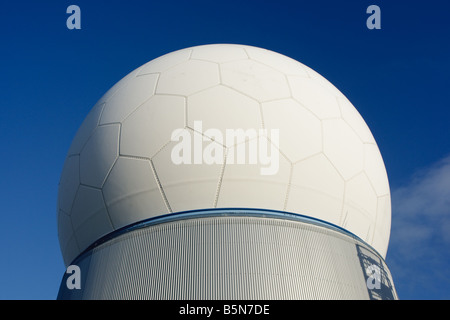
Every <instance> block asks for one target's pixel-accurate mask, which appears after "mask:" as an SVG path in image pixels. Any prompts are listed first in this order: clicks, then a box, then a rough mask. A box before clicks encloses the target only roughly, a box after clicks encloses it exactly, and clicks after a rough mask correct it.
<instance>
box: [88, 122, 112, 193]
mask: <svg viewBox="0 0 450 320" xmlns="http://www.w3.org/2000/svg"><path fill="white" fill-rule="evenodd" d="M119 132H120V125H118V124H114V125H105V126H100V127H97V129H96V130H95V132H94V133H93V135H92V136H91V137H90V138H89V140H88V142H87V143H86V145H85V146H84V148H83V150H82V151H81V154H80V181H81V183H82V184H86V185H89V186H93V187H97V188H100V187H101V186H102V185H103V182H104V181H105V179H106V175H107V174H108V172H109V171H110V170H111V167H112V165H113V164H114V161H115V160H116V159H117V156H118V155H119Z"/></svg>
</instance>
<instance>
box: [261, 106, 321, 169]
mask: <svg viewBox="0 0 450 320" xmlns="http://www.w3.org/2000/svg"><path fill="white" fill-rule="evenodd" d="M262 110H263V117H264V125H265V128H266V129H268V130H273V129H278V130H280V149H281V150H282V152H283V153H284V154H285V155H286V156H287V157H288V158H289V160H290V161H291V162H296V161H298V160H301V159H304V158H306V157H308V156H311V155H313V154H316V153H318V152H320V151H322V126H321V122H320V120H318V119H317V117H315V116H314V115H313V114H312V113H311V112H310V111H308V110H306V109H305V108H303V107H302V106H301V105H299V104H298V103H297V102H296V101H294V100H293V99H285V100H276V101H271V102H265V103H263V104H262ZM286 115H289V116H288V117H287V116H286Z"/></svg>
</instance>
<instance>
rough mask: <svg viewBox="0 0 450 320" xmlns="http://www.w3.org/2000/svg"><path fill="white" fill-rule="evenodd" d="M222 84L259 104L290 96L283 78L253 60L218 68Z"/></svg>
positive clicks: (271, 69)
mask: <svg viewBox="0 0 450 320" xmlns="http://www.w3.org/2000/svg"><path fill="white" fill-rule="evenodd" d="M220 70H221V76H222V83H223V84H225V85H227V86H229V87H231V88H234V89H236V90H237V91H239V92H243V93H245V94H247V95H248V96H250V97H252V98H254V99H256V100H258V101H259V102H263V101H269V100H274V99H283V98H288V97H290V95H291V92H290V90H289V86H288V84H287V81H286V78H285V76H284V75H283V74H282V73H280V72H278V71H276V70H274V69H273V68H270V67H267V66H265V65H263V64H261V63H259V62H256V61H253V60H240V61H234V62H228V63H224V64H222V65H221V66H220Z"/></svg>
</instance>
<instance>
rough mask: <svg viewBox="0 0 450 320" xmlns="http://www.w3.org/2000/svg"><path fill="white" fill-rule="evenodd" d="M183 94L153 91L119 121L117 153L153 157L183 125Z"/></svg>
mask: <svg viewBox="0 0 450 320" xmlns="http://www.w3.org/2000/svg"><path fill="white" fill-rule="evenodd" d="M184 114H185V98H184V97H178V96H164V95H155V96H153V97H151V98H150V99H149V100H148V101H147V102H145V103H144V104H143V105H142V106H141V107H139V108H138V109H137V110H136V111H135V112H133V113H132V114H131V115H130V116H129V117H128V118H127V119H126V120H125V121H124V122H123V124H122V131H121V136H120V154H121V155H133V156H139V157H147V158H151V157H153V156H154V155H155V154H156V153H157V152H158V150H159V149H161V147H162V146H164V144H166V143H167V142H168V141H170V138H171V135H172V132H173V131H174V130H175V129H177V128H183V127H184V125H185V119H184V117H185V115H184Z"/></svg>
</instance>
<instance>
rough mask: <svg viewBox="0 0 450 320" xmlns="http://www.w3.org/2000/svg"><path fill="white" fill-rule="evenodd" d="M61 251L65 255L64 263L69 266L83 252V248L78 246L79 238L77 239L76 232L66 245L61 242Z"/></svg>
mask: <svg viewBox="0 0 450 320" xmlns="http://www.w3.org/2000/svg"><path fill="white" fill-rule="evenodd" d="M61 253H62V255H63V258H64V264H65V265H66V267H67V266H69V265H70V264H71V263H72V262H73V260H74V259H75V258H76V257H77V256H78V255H79V254H80V253H81V250H80V248H79V247H78V243H77V239H75V233H73V234H72V235H71V236H70V238H69V240H68V241H67V243H66V245H65V246H62V244H61Z"/></svg>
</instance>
